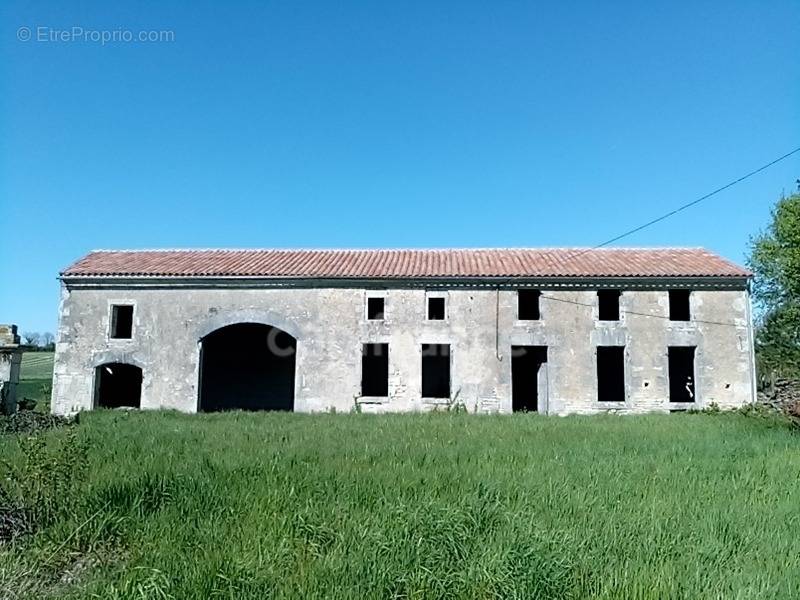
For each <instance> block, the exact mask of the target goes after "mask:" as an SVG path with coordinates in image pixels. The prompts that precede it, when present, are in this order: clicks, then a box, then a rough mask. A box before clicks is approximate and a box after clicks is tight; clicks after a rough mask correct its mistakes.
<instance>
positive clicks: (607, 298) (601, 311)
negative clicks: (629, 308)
mask: <svg viewBox="0 0 800 600" xmlns="http://www.w3.org/2000/svg"><path fill="white" fill-rule="evenodd" d="M621 295H622V292H621V291H619V290H599V291H598V292H597V308H598V318H599V319H600V320H601V321H619V298H620V296H621Z"/></svg>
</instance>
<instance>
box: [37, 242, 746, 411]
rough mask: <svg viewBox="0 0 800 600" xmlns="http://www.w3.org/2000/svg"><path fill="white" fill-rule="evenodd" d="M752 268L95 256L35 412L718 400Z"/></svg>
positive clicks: (465, 258) (665, 254)
mask: <svg viewBox="0 0 800 600" xmlns="http://www.w3.org/2000/svg"><path fill="white" fill-rule="evenodd" d="M749 276H750V274H749V273H748V272H747V271H746V270H744V269H742V268H741V267H739V266H737V265H735V264H733V263H731V262H729V261H727V260H725V259H723V258H721V257H719V256H717V255H715V254H712V253H711V252H708V251H706V250H702V249H605V250H584V249H481V250H477V249H473V250H169V251H160V250H159V251H127V252H125V251H123V252H118V251H98V252H92V253H90V254H89V255H87V256H86V257H84V258H82V259H80V260H79V261H77V262H76V263H75V264H73V265H72V266H70V267H69V268H67V269H66V270H65V271H64V272H63V273H61V282H62V298H61V305H60V324H59V330H58V339H57V346H56V362H55V376H54V387H53V402H52V410H53V412H55V413H73V412H75V411H79V410H86V409H91V408H95V407H120V406H131V407H140V408H145V409H147V408H150V409H152V408H165V409H177V410H181V411H186V412H195V411H220V410H230V409H244V410H287V411H292V410H293V411H298V412H309V411H329V410H336V411H339V412H341V411H345V412H346V411H351V410H356V409H358V410H362V411H364V412H387V411H413V410H426V409H431V408H433V407H440V408H442V407H447V406H450V407H455V406H458V407H463V408H466V409H467V410H468V411H470V412H472V411H476V412H503V413H510V412H513V411H539V412H543V413H550V414H567V413H592V412H599V411H608V410H614V411H620V412H640V411H653V410H655V411H670V410H681V409H685V408H689V407H704V406H708V405H710V404H712V403H716V404H717V405H719V406H721V407H734V406H738V405H741V404H743V403H747V402H750V401H752V400H753V397H754V376H753V370H754V368H753V339H752V321H751V314H750V300H749V295H748V279H749Z"/></svg>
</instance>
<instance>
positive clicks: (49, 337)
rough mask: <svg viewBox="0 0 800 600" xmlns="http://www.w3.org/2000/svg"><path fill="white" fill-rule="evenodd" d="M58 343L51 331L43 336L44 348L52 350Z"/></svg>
mask: <svg viewBox="0 0 800 600" xmlns="http://www.w3.org/2000/svg"><path fill="white" fill-rule="evenodd" d="M55 341H56V338H55V336H54V335H53V334H52V333H50V332H49V331H45V332H44V333H43V334H42V339H41V344H42V347H43V348H50V347H51V346H52V345H53V344H54V343H55Z"/></svg>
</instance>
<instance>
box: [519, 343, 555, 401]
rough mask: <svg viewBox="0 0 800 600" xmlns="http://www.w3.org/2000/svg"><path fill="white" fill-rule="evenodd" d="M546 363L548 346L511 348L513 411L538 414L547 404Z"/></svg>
mask: <svg viewBox="0 0 800 600" xmlns="http://www.w3.org/2000/svg"><path fill="white" fill-rule="evenodd" d="M545 363H547V346H511V410H513V411H514V412H537V411H538V410H539V408H540V406H542V405H543V403H542V402H540V400H541V401H543V402H546V400H547V399H546V398H545V397H543V396H544V394H546V389H544V388H545V377H546V373H545V368H546V367H545V366H544V365H545ZM540 392H541V394H540ZM540 395H541V396H542V397H541V398H540Z"/></svg>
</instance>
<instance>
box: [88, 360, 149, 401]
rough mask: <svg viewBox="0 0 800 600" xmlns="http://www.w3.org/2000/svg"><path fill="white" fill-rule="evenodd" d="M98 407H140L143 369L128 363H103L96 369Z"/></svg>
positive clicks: (95, 390) (95, 393)
mask: <svg viewBox="0 0 800 600" xmlns="http://www.w3.org/2000/svg"><path fill="white" fill-rule="evenodd" d="M94 380H95V389H94V405H95V407H96V408H121V407H126V408H139V407H140V406H141V400H142V370H141V369H140V368H139V367H137V366H136V365H129V364H126V363H116V362H113V363H103V364H102V365H100V366H99V367H97V368H96V369H95V379H94Z"/></svg>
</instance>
